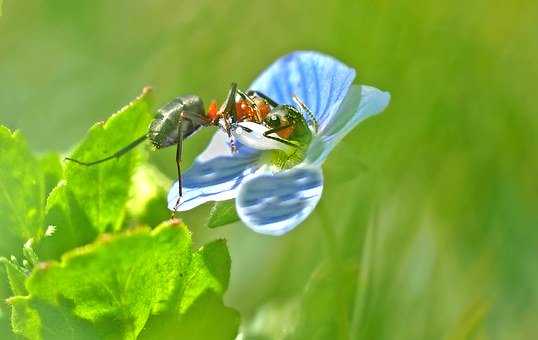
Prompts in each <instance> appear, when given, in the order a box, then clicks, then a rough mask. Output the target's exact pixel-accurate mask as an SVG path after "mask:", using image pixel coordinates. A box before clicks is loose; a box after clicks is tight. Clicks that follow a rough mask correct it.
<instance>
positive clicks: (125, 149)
mask: <svg viewBox="0 0 538 340" xmlns="http://www.w3.org/2000/svg"><path fill="white" fill-rule="evenodd" d="M146 138H148V136H147V135H143V136H142V137H139V138H137V139H135V140H134V141H133V142H131V143H130V144H129V145H127V146H125V147H123V148H121V149H120V150H118V151H117V152H115V153H113V154H112V155H110V156H108V157H105V158H102V159H98V160H96V161H92V162H83V161H79V160H78V159H74V158H69V157H65V160H66V161H71V162H75V163H77V164H80V165H84V166H92V165H96V164H99V163H103V162H106V161H109V160H111V159H114V158H120V157H121V156H123V155H124V154H126V153H127V152H129V151H131V150H132V149H134V148H135V147H136V146H138V144H140V143H142V142H143V141H145V140H146Z"/></svg>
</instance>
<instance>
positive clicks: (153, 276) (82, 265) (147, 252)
mask: <svg viewBox="0 0 538 340" xmlns="http://www.w3.org/2000/svg"><path fill="white" fill-rule="evenodd" d="M190 258H191V250H190V233H189V232H188V230H187V228H186V227H185V226H184V225H180V224H172V225H169V224H165V225H162V226H160V227H157V228H156V229H155V230H153V231H149V230H147V229H138V230H133V231H131V232H127V233H124V234H122V235H118V236H107V235H103V236H102V237H101V239H99V240H98V241H97V242H95V243H93V244H91V245H89V246H86V247H83V248H78V249H75V250H73V251H71V252H69V253H67V254H66V255H64V256H63V257H62V261H61V262H48V263H43V264H41V265H40V267H39V268H38V269H36V270H35V271H34V272H33V273H32V275H31V276H30V278H29V279H28V281H27V288H28V291H29V292H30V296H31V298H30V301H29V303H30V305H31V306H32V308H33V309H34V310H37V311H38V314H39V316H40V320H41V324H42V327H41V329H39V330H38V332H39V334H41V335H42V336H43V337H44V338H47V337H46V333H45V332H44V330H45V329H46V328H51V327H52V328H54V326H53V325H51V326H49V324H48V323H47V320H48V319H49V318H52V320H56V319H58V318H59V317H58V316H57V315H62V314H66V315H69V318H70V320H71V321H72V322H75V321H76V323H77V324H79V326H80V325H82V324H85V323H90V324H91V325H93V326H94V327H97V328H98V329H99V333H100V334H115V336H114V337H113V338H117V337H116V336H119V335H121V336H120V338H126V339H130V338H134V337H136V335H137V334H138V333H139V332H140V331H141V330H142V328H143V327H144V325H145V323H146V320H147V319H148V317H149V316H150V314H152V313H157V312H159V311H160V310H161V309H162V308H164V306H165V305H166V304H167V303H168V302H167V301H168V300H169V299H170V298H171V297H172V296H173V294H174V293H175V291H177V288H178V283H180V282H181V280H182V279H181V278H182V277H184V276H185V272H186V271H187V270H188V266H189V263H190ZM37 303H40V304H41V307H40V308H41V309H37V308H36V307H35V306H36V304H37ZM41 310H45V311H46V312H45V313H44V312H42V311H41ZM55 315H56V316H55ZM60 319H61V318H60ZM64 319H65V318H64ZM81 320H83V321H84V322H82V321H81ZM71 321H70V322H71ZM17 322H18V323H19V324H24V322H25V321H24V320H21V319H18V320H17ZM29 322H30V321H29ZM77 327H78V326H77ZM27 328H28V327H27V326H24V327H22V326H21V327H20V329H27ZM31 331H32V332H34V331H35V330H34V329H32V330H31ZM118 334H119V335H118Z"/></svg>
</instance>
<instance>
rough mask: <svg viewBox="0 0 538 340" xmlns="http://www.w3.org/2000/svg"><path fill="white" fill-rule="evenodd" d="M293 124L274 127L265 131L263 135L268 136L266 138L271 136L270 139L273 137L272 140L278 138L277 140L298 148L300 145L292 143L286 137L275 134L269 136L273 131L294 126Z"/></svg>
mask: <svg viewBox="0 0 538 340" xmlns="http://www.w3.org/2000/svg"><path fill="white" fill-rule="evenodd" d="M292 126H293V125H284V126H280V127H277V128H274V129H271V130H267V131H265V132H264V133H263V136H264V137H266V138H269V139H272V140H276V141H277V142H280V143H282V144H286V145H289V146H293V147H294V148H297V147H298V145H297V144H295V143H292V142H290V141H288V140H285V139H284V138H280V137H275V136H269V135H270V134H272V133H275V132H278V131H282V130H285V129H287V128H289V127H292Z"/></svg>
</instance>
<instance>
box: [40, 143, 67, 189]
mask: <svg viewBox="0 0 538 340" xmlns="http://www.w3.org/2000/svg"><path fill="white" fill-rule="evenodd" d="M39 163H40V165H41V169H42V171H43V175H44V180H45V193H46V194H47V195H48V194H49V193H50V192H51V191H52V189H54V187H56V185H58V182H60V180H61V179H62V176H63V168H62V163H61V160H60V155H58V154H57V153H53V152H51V153H47V154H45V155H43V156H41V157H40V158H39Z"/></svg>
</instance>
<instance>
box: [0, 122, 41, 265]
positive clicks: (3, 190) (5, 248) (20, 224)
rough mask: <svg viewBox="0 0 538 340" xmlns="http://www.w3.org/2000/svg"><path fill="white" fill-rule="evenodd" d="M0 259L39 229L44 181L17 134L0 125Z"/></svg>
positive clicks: (38, 231) (24, 143)
mask: <svg viewBox="0 0 538 340" xmlns="http://www.w3.org/2000/svg"><path fill="white" fill-rule="evenodd" d="M0 150H1V152H0V174H2V175H1V176H0V233H1V235H2V237H1V238H0V256H2V255H3V256H8V255H10V254H11V253H14V252H16V250H17V249H19V248H20V244H22V243H24V242H25V241H26V240H27V239H29V238H32V237H36V236H38V235H39V234H40V233H41V232H42V231H43V230H42V229H43V226H42V223H43V201H44V197H45V193H44V179H43V173H42V172H41V171H40V167H39V163H38V161H37V160H36V158H35V157H34V156H33V155H32V154H31V152H30V150H29V149H28V146H27V144H26V141H25V139H24V138H23V137H22V136H21V134H20V133H19V132H11V131H10V130H9V129H7V128H6V127H3V126H0Z"/></svg>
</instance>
